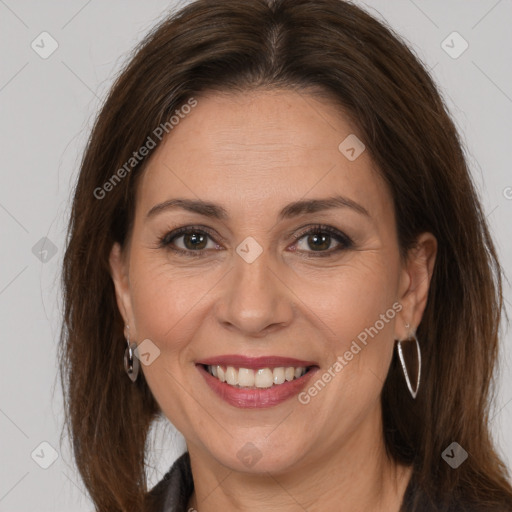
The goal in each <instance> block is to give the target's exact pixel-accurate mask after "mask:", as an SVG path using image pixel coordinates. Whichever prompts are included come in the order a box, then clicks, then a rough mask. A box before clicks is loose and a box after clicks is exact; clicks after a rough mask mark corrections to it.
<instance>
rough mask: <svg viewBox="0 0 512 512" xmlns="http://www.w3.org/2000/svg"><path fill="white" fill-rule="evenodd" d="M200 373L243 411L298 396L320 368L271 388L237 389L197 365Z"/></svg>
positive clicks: (276, 403) (213, 388) (224, 398)
mask: <svg viewBox="0 0 512 512" xmlns="http://www.w3.org/2000/svg"><path fill="white" fill-rule="evenodd" d="M196 367H197V368H198V370H199V372H200V373H201V374H202V375H203V377H204V379H205V380H206V383H207V384H208V386H210V388H211V389H212V390H213V391H214V392H215V393H217V395H219V396H220V398H222V399H223V400H225V401H226V402H227V403H228V404H230V405H232V406H234V407H240V408H242V409H250V408H253V409H254V408H264V407H272V406H274V405H278V404H280V403H282V402H284V401H285V400H288V399H289V398H291V397H293V396H295V395H298V394H299V393H300V391H301V390H302V389H303V388H304V387H305V386H306V384H307V383H308V381H309V380H310V379H311V377H312V376H313V374H314V373H316V371H317V370H319V368H317V367H315V368H311V369H310V370H309V371H308V372H307V373H305V374H304V375H303V376H302V377H299V378H298V379H293V380H291V381H286V382H284V383H283V384H279V385H277V386H276V385H273V386H272V387H270V388H258V389H256V388H236V387H234V386H231V385H229V384H227V383H226V382H221V381H220V380H219V379H217V378H216V377H214V376H213V375H210V373H208V371H207V370H206V369H205V368H204V367H203V365H201V364H198V365H196Z"/></svg>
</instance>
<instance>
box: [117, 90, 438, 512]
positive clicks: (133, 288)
mask: <svg viewBox="0 0 512 512" xmlns="http://www.w3.org/2000/svg"><path fill="white" fill-rule="evenodd" d="M197 100H198V104H197V106H196V107H195V108H194V109H193V111H192V113H190V114H189V115H188V116H187V117H185V119H183V120H181V121H180V123H179V125H178V126H176V127H175V128H174V129H173V131H172V132H170V134H169V135H168V136H167V138H166V139H165V141H164V143H163V144H162V145H161V146H159V147H158V148H157V149H156V150H155V152H154V154H153V155H152V156H151V159H150V161H149V164H148V166H147V168H146V169H145V171H144V174H143V176H142V177H141V180H140V182H139V184H138V189H137V197H136V212H135V222H134V226H133V230H132V232H131V237H130V240H129V243H128V244H127V246H126V247H125V249H124V251H122V250H121V248H120V247H119V246H118V245H117V244H116V245H114V246H113V248H112V252H111V258H110V265H111V270H112V278H113V280H114V283H115V288H116V296H117V301H118V305H119V309H120V312H121V314H122V315H123V318H124V321H125V324H127V325H129V326H130V329H129V330H130V339H131V341H136V342H137V343H140V342H141V341H143V340H145V339H150V340H151V341H152V342H153V343H154V344H155V345H156V346H157V347H158V348H159V350H160V355H159V357H157V358H156V359H155V360H154V361H153V362H152V363H151V364H150V365H148V366H144V365H142V370H143V371H144V376H145V378H146V380H147V382H148V384H149V386H150V389H151V391H152V393H153V395H154V396H155V398H156V400H157V402H158V403H159V405H160V407H161V409H162V411H163V413H164V414H165V415H166V417H167V418H168V419H169V420H170V421H171V422H172V423H173V424H174V425H175V426H176V428H177V429H178V430H179V431H180V432H182V433H183V435H184V437H185V439H186V442H187V447H188V450H189V453H190V457H191V463H192V473H193V477H194V484H195V491H194V494H193V495H192V498H191V500H190V502H189V506H190V507H194V508H195V509H197V510H199V511H200V512H209V511H218V510H244V511H262V510H265V511H274V510H275V511H277V510H279V511H285V512H287V511H300V510H309V511H320V510H343V511H348V512H354V511H363V510H364V511H369V510H371V511H381V510H382V511H386V512H389V511H398V510H399V508H400V503H401V501H402V497H403V493H404V491H405V489H406V486H407V484H408V481H409V478H410V475H411V470H410V468H406V467H401V466H399V465H397V464H395V463H394V461H392V460H390V459H388V458H387V456H386V454H385V450H384V441H383V436H382V423H381V406H380V394H381V390H382V386H383V382H384V380H385V377H386V374H387V372H388V369H389V365H390V361H391V357H392V353H393V348H394V340H395V339H404V338H406V337H407V335H408V334H409V331H410V330H408V329H407V328H406V325H407V324H409V325H410V326H411V329H414V328H415V327H417V326H418V324H419V323H420V320H421V317H422V314H423V311H424V308H425V305H426V300H427V293H428V287H429V284H430V278H431V275H432V269H433V265H434V260H435V254H436V248H437V245H436V240H435V238H434V237H433V236H432V235H431V234H429V233H423V234H422V235H421V236H420V237H418V243H417V247H416V248H415V249H414V250H411V251H410V252H409V254H408V257H407V259H406V260H405V261H402V260H401V259H400V257H399V250H398V242H397V233H396V229H395V217H394V209H393V203H392V199H391V195H390V192H389V190H388V189H387V187H386V185H385V183H384V182H383V180H382V179H381V177H380V176H379V174H378V172H377V171H376V169H375V168H374V165H373V163H372V160H371V159H370V155H369V153H368V151H364V152H363V153H362V154H361V155H360V156H359V157H358V158H357V159H356V160H354V161H349V160H348V159H347V158H346V157H345V156H344V155H343V154H342V153H341V152H340V151H339V150H338V145H339V144H340V142H342V141H343V140H344V139H345V138H346V137H347V136H348V135H349V134H356V135H357V134H358V132H357V129H356V128H355V127H354V126H353V125H352V123H351V122H350V119H349V118H348V116H346V115H344V114H343V112H342V111H341V110H340V109H339V108H336V107H335V106H334V105H333V104H332V103H329V102H328V101H327V100H322V99H319V98H316V99H315V98H314V97H313V96H311V95H306V94H299V93H297V92H292V91H288V90H281V91H253V92H251V93H246V94H243V95H242V94H221V93H210V94H208V95H204V96H201V97H197ZM359 138H360V139H361V138H362V137H361V136H359ZM335 194H339V195H343V196H344V197H347V198H350V199H351V200H352V201H355V202H357V203H358V204H359V205H361V206H363V207H364V208H365V209H366V210H367V211H368V213H369V216H365V215H362V214H360V213H358V212H357V211H355V210H354V209H352V208H349V207H344V208H334V209H329V210H324V211H319V212H316V213H306V214H302V215H300V216H298V217H294V218H289V219H285V220H282V221H278V219H277V214H278V212H279V211H280V210H281V208H283V207H284V206H285V205H287V204H288V203H290V202H293V201H297V200H300V199H314V198H315V199H317V198H327V197H330V196H332V195H335ZM173 198H188V199H202V200H206V201H211V202H215V203H218V204H219V205H221V206H222V207H223V208H225V209H226V211H227V212H228V216H229V217H228V219H225V220H217V219H212V218H209V217H205V216H203V215H200V214H198V213H194V212H188V211H185V210H183V209H170V210H166V211H162V212H160V213H158V214H156V215H154V216H151V217H149V218H147V217H146V215H147V213H148V211H149V210H150V209H151V208H152V207H154V206H155V205H157V204H159V203H162V202H164V201H167V200H169V199H173ZM315 224H325V225H328V226H331V227H333V228H335V229H337V230H339V231H341V232H342V233H344V234H346V235H347V236H349V237H350V238H351V239H352V240H353V245H352V246H349V247H345V246H344V245H343V244H340V243H339V242H337V241H336V239H335V238H331V242H329V241H327V242H326V244H325V246H322V247H321V249H320V250H316V251H315V249H316V247H317V245H315V241H314V240H313V241H311V239H309V243H308V236H307V235H306V236H302V237H301V238H298V239H295V238H293V236H292V234H294V233H295V234H299V235H301V234H302V233H303V232H304V231H307V229H308V227H312V226H314V225H315ZM191 225H192V226H193V225H200V226H203V227H206V228H210V229H211V231H212V236H211V238H207V239H206V240H207V242H204V243H202V244H201V243H199V245H200V247H201V250H202V251H203V253H205V254H206V255H205V256H204V257H193V256H183V255H181V256H180V255H178V254H176V253H174V252H173V251H171V250H170V249H169V248H165V247H159V245H158V239H159V237H162V236H164V235H165V234H167V233H168V232H170V231H171V230H172V229H174V228H176V227H181V226H191ZM248 236H251V237H253V238H254V239H255V240H256V241H257V242H258V244H259V245H260V246H261V248H262V250H263V252H262V253H261V255H260V256H259V257H258V258H256V260H255V261H253V262H252V263H247V262H246V261H245V260H244V259H243V258H241V257H240V256H239V255H238V254H237V252H236V248H237V246H238V245H239V244H240V243H241V242H242V241H243V240H244V239H245V238H246V237H248ZM310 238H311V237H310ZM186 242H187V240H185V238H184V237H183V236H181V237H178V238H176V239H174V242H173V243H174V246H175V247H176V248H181V249H184V248H187V249H189V250H193V249H194V241H193V240H192V242H191V241H190V238H188V244H187V246H185V245H184V243H186ZM195 244H196V245H197V244H198V242H197V241H196V242H195ZM317 244H318V242H317ZM320 245H321V244H320ZM338 247H342V250H340V251H335V252H333V251H334V249H336V248H338ZM294 249H295V250H294ZM196 251H197V249H196ZM322 251H323V252H322ZM319 252H322V253H323V254H326V253H329V252H330V255H329V256H326V257H318V256H317V257H315V255H317V254H319ZM394 303H399V304H400V305H401V307H402V309H401V311H399V312H398V313H397V314H396V316H394V318H393V319H391V320H389V321H388V322H387V323H385V325H384V328H382V329H381V330H380V331H379V332H378V334H377V335H375V336H374V337H373V338H369V342H368V344H367V345H366V346H365V347H364V348H363V349H362V350H361V351H360V352H359V353H358V354H357V355H355V356H354V358H353V359H352V360H351V361H350V362H349V363H348V364H347V365H346V366H345V367H344V368H343V370H342V371H340V372H339V373H337V374H336V377H335V378H333V379H332V380H331V381H330V382H329V383H328V385H326V386H325V388H324V389H322V391H321V392H319V393H318V395H317V396H315V397H314V398H312V399H311V401H310V402H309V403H308V404H307V405H303V404H301V403H299V402H298V400H297V397H293V398H291V399H289V400H287V401H285V402H284V403H281V404H279V405H277V406H273V407H269V408H266V409H240V408H236V407H233V406H231V405H229V404H227V403H226V402H224V401H223V400H222V399H220V398H219V397H217V395H216V394H214V393H213V391H211V390H210V388H209V387H208V386H207V384H206V383H205V381H204V378H203V376H202V375H201V374H200V373H199V372H198V370H197V368H196V366H195V361H197V360H199V359H204V358H206V357H211V356H214V355H221V354H242V355H246V356H261V355H278V356H288V357H295V358H298V359H305V360H312V361H316V362H317V364H318V365H319V366H320V372H319V374H318V375H321V374H322V373H323V372H325V371H327V369H328V368H329V367H331V366H332V365H333V363H334V362H335V361H336V359H337V357H338V356H339V355H343V354H344V353H345V352H346V351H347V350H348V349H349V347H350V345H351V343H352V340H354V339H356V337H357V335H358V334H359V333H361V332H362V331H364V329H365V328H368V327H370V326H373V325H374V324H375V322H376V321H377V320H378V319H379V318H380V315H381V314H385V313H386V311H387V310H389V309H390V308H391V307H392V305H393V304H394ZM127 334H128V332H126V333H125V335H127ZM420 342H421V340H420ZM403 392H404V393H408V391H407V388H406V384H405V381H404V389H403ZM246 443H253V444H254V445H255V446H256V447H257V449H258V450H259V454H260V455H261V458H260V460H259V461H258V462H257V463H256V464H254V465H253V466H251V467H248V466H246V465H245V464H244V463H243V462H242V461H241V460H240V459H239V458H238V457H237V453H238V452H239V450H241V449H243V447H244V446H245V445H246Z"/></svg>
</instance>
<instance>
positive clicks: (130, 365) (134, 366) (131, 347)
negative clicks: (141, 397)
mask: <svg viewBox="0 0 512 512" xmlns="http://www.w3.org/2000/svg"><path fill="white" fill-rule="evenodd" d="M126 329H127V330H128V337H127V338H126V343H127V345H128V346H127V347H126V348H125V350H124V370H125V371H126V373H127V374H128V377H130V380H131V381H132V382H135V381H136V380H137V376H138V375H139V367H140V364H139V358H138V357H137V356H136V355H135V351H136V349H137V343H132V344H130V330H129V329H130V327H129V326H128V325H127V326H126Z"/></svg>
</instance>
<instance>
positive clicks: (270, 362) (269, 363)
mask: <svg viewBox="0 0 512 512" xmlns="http://www.w3.org/2000/svg"><path fill="white" fill-rule="evenodd" d="M196 364H203V365H206V366H236V367H237V368H252V369H258V368H279V367H281V366H284V367H287V366H294V367H295V368H297V367H302V366H305V367H308V366H318V365H317V363H316V362H315V361H304V360H301V359H295V358H293V357H279V356H260V357H247V356H240V355H236V354H229V355H223V356H214V357H209V358H207V359H201V360H200V361H196Z"/></svg>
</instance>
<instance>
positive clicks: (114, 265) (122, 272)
mask: <svg viewBox="0 0 512 512" xmlns="http://www.w3.org/2000/svg"><path fill="white" fill-rule="evenodd" d="M109 265H110V275H111V276H112V281H113V282H114V288H115V292H116V301H117V307H118V308H119V312H120V313H121V316H122V317H123V321H124V324H125V325H130V324H133V321H132V315H131V310H132V308H131V301H130V286H129V279H128V265H127V262H126V261H125V258H124V257H123V252H122V249H121V246H120V244H119V243H117V242H116V243H115V244H114V245H113V246H112V249H111V251H110V256H109Z"/></svg>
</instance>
